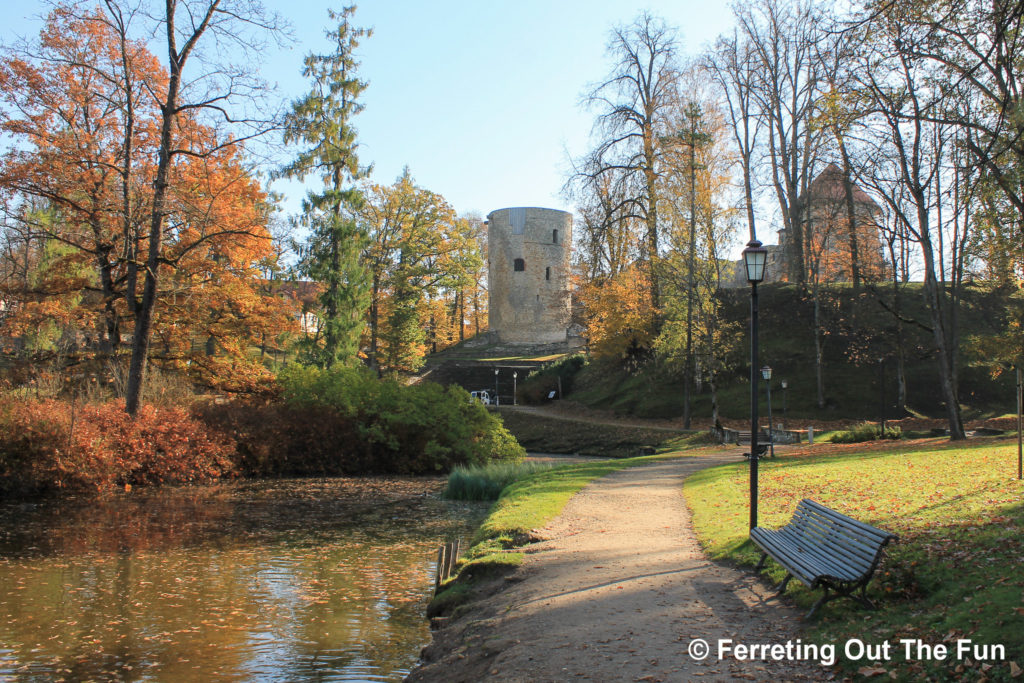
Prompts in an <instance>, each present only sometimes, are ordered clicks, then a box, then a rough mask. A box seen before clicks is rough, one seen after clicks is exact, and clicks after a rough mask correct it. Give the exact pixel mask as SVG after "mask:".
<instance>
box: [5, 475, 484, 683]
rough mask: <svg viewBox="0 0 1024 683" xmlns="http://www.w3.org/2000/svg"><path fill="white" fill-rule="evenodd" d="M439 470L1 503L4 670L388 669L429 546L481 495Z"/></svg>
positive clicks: (418, 606)
mask: <svg viewBox="0 0 1024 683" xmlns="http://www.w3.org/2000/svg"><path fill="white" fill-rule="evenodd" d="M442 485H443V483H442V482H441V481H439V480H437V479H394V478H388V479H377V478H355V479H314V480H310V479H303V480H297V479H296V480H280V481H273V482H238V483H231V484H223V485H217V486H211V487H181V488H168V489H161V490H153V491H145V492H138V491H136V492H130V493H127V492H126V493H123V494H118V495H115V496H108V497H103V498H100V499H79V500H76V499H72V500H62V501H44V502H34V503H0V526H2V528H0V680H15V681H36V680H39V681H52V680H60V679H65V680H69V681H71V680H83V679H86V680H126V681H136V680H139V681H147V680H161V681H167V680H204V681H231V680H246V681H301V680H318V681H327V680H335V681H385V680H401V679H402V678H403V677H404V675H405V674H407V673H408V671H409V669H410V668H411V667H412V666H413V665H414V664H415V663H416V660H417V658H418V654H419V650H420V648H421V647H422V646H423V645H425V644H426V643H427V642H429V640H430V633H429V629H428V626H427V622H426V618H425V610H426V604H427V602H428V601H429V599H430V595H431V592H432V588H433V585H432V582H433V574H434V562H435V559H436V549H437V546H438V545H439V544H440V543H441V542H442V541H443V540H445V539H453V538H456V537H462V538H463V539H464V540H468V536H469V535H470V534H471V533H472V531H473V529H474V528H475V527H476V525H477V524H479V522H480V521H481V520H482V518H483V516H484V514H485V513H486V510H487V505H486V504H479V503H457V502H452V501H443V500H441V499H439V498H438V496H437V492H438V491H439V490H440V488H441V487H442Z"/></svg>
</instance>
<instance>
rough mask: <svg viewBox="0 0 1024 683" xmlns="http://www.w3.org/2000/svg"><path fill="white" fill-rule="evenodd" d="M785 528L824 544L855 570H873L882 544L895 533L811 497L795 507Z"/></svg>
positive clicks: (889, 539)
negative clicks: (817, 501)
mask: <svg viewBox="0 0 1024 683" xmlns="http://www.w3.org/2000/svg"><path fill="white" fill-rule="evenodd" d="M786 528H787V529H789V530H790V532H791V533H796V534H797V535H798V536H800V537H802V538H805V539H807V540H808V541H809V542H810V543H813V544H815V545H819V546H823V547H824V548H825V549H827V551H828V553H829V554H830V555H831V556H833V557H835V558H836V559H837V560H838V561H840V562H841V563H842V564H844V565H846V566H848V567H850V568H851V569H853V570H854V571H855V572H857V573H860V574H863V573H866V572H870V571H873V570H874V568H875V565H876V564H877V562H878V559H879V557H880V555H881V553H882V548H884V547H885V545H886V544H887V543H888V542H889V541H892V540H894V539H895V538H896V536H895V535H894V534H891V533H889V532H888V531H884V530H882V529H879V528H877V527H873V526H871V525H870V524H865V523H864V522H859V521H857V520H856V519H853V518H852V517H847V516H846V515H844V514H841V513H839V512H836V511H835V510H832V509H831V508H827V507H825V506H824V505H822V504H821V503H816V502H814V501H813V500H811V499H809V498H804V499H803V500H801V501H800V504H799V505H797V507H796V512H794V513H793V519H792V521H790V523H789V524H788V525H786Z"/></svg>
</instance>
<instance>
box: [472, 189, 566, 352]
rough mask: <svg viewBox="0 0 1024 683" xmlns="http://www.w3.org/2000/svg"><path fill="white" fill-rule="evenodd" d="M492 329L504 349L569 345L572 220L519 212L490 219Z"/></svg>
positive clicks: (552, 212)
mask: <svg viewBox="0 0 1024 683" xmlns="http://www.w3.org/2000/svg"><path fill="white" fill-rule="evenodd" d="M487 220H488V222H487V251H488V253H487V266H488V284H489V287H490V293H489V315H488V321H489V327H490V333H491V336H492V339H493V340H494V341H498V342H504V343H523V344H549V343H554V342H564V341H566V330H567V328H568V327H569V322H570V297H569V254H570V251H571V245H572V214H570V213H568V212H566V211H559V210H557V209H541V208H534V207H516V208H508V209H498V210H497V211H492V212H491V213H490V214H488V216H487Z"/></svg>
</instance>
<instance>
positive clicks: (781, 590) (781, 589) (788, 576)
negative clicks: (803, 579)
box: [775, 572, 793, 595]
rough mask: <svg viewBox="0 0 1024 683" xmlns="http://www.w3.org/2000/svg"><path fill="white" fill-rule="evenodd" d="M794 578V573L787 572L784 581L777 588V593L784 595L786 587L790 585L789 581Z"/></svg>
mask: <svg viewBox="0 0 1024 683" xmlns="http://www.w3.org/2000/svg"><path fill="white" fill-rule="evenodd" d="M792 578H793V575H792V574H790V573H788V572H787V574H786V578H784V579H783V580H782V583H780V584H779V586H778V588H776V589H775V595H782V594H783V593H785V592H786V587H787V586H789V582H790V580H791V579H792Z"/></svg>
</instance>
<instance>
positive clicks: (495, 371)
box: [494, 368, 498, 405]
mask: <svg viewBox="0 0 1024 683" xmlns="http://www.w3.org/2000/svg"><path fill="white" fill-rule="evenodd" d="M494 405H498V368H494Z"/></svg>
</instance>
